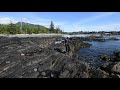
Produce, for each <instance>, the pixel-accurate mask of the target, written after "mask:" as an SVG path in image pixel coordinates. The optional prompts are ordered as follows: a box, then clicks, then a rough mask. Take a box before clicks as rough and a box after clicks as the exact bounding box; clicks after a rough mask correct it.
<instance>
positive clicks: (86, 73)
mask: <svg viewBox="0 0 120 90" xmlns="http://www.w3.org/2000/svg"><path fill="white" fill-rule="evenodd" d="M55 41H56V38H35V37H34V38H15V37H14V38H4V37H1V38H0V78H105V77H108V73H106V72H105V71H103V70H101V69H96V68H94V67H91V66H89V65H88V64H87V63H86V62H83V61H80V60H78V59H77V54H76V53H77V52H78V51H79V49H80V48H82V47H88V46H90V45H89V44H85V43H83V42H82V41H81V40H79V39H75V40H71V43H70V44H69V46H70V53H68V54H66V53H65V52H63V51H64V49H65V46H64V45H62V44H54V42H55Z"/></svg>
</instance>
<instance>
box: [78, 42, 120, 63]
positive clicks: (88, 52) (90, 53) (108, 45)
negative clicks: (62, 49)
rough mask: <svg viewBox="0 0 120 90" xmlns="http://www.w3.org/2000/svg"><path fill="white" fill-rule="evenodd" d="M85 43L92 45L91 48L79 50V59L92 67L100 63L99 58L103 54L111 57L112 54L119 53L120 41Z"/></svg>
mask: <svg viewBox="0 0 120 90" xmlns="http://www.w3.org/2000/svg"><path fill="white" fill-rule="evenodd" d="M87 43H90V44H92V46H91V47H89V48H81V49H80V51H79V59H80V60H84V61H86V62H88V63H91V64H93V65H99V64H101V63H102V61H100V56H101V55H103V54H106V55H109V56H112V55H113V52H120V40H114V41H112V40H110V41H106V42H97V41H91V42H87Z"/></svg>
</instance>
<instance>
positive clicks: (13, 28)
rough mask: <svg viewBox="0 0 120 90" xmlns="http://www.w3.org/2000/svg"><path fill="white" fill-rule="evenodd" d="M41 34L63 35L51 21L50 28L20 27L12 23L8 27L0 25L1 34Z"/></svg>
mask: <svg viewBox="0 0 120 90" xmlns="http://www.w3.org/2000/svg"><path fill="white" fill-rule="evenodd" d="M39 33H62V30H61V29H60V28H59V27H57V28H55V26H54V23H53V22H52V21H51V23H50V27H49V28H46V27H41V26H37V27H36V26H31V25H22V27H21V25H18V24H13V23H12V22H11V23H10V24H8V25H5V24H0V34H39Z"/></svg>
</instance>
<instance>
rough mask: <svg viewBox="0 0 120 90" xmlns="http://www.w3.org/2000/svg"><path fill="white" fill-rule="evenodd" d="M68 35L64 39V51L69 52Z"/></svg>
mask: <svg viewBox="0 0 120 90" xmlns="http://www.w3.org/2000/svg"><path fill="white" fill-rule="evenodd" d="M69 38H70V37H69V36H68V37H67V38H66V39H65V41H64V44H65V48H66V53H67V54H69V51H70V46H69V42H70V41H69Z"/></svg>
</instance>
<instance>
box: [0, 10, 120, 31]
mask: <svg viewBox="0 0 120 90" xmlns="http://www.w3.org/2000/svg"><path fill="white" fill-rule="evenodd" d="M21 19H22V21H23V22H28V23H33V24H40V25H43V26H46V27H49V25H50V21H53V22H54V24H55V26H59V27H60V28H61V29H62V30H64V31H67V32H72V31H120V12H0V24H8V23H10V20H11V21H12V22H13V23H16V22H19V21H21Z"/></svg>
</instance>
